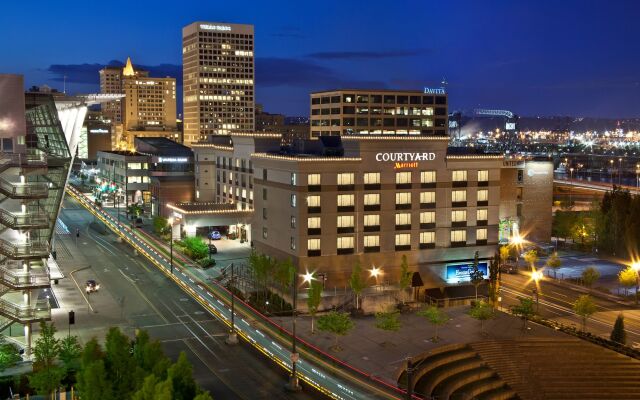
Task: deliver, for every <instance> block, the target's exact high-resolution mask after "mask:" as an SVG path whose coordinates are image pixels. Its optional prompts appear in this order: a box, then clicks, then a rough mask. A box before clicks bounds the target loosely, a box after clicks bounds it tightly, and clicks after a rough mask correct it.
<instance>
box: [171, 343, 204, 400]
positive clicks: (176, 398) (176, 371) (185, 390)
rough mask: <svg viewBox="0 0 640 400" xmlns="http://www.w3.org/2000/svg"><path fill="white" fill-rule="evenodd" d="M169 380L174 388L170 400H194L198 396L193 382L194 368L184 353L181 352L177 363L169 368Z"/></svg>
mask: <svg viewBox="0 0 640 400" xmlns="http://www.w3.org/2000/svg"><path fill="white" fill-rule="evenodd" d="M167 380H169V381H170V382H171V387H172V388H173V397H170V400H192V399H193V398H194V397H195V396H196V391H197V386H196V382H195V381H194V380H193V367H192V366H191V364H190V363H189V361H188V360H187V355H186V354H185V352H184V351H181V352H180V355H179V356H178V360H177V361H176V363H175V364H173V365H172V366H171V367H169V371H168V373H167Z"/></svg>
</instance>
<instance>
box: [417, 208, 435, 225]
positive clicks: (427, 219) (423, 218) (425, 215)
mask: <svg viewBox="0 0 640 400" xmlns="http://www.w3.org/2000/svg"><path fill="white" fill-rule="evenodd" d="M420 223H421V224H435V223H436V212H435V211H424V212H421V213H420Z"/></svg>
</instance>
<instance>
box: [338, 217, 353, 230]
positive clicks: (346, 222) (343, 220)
mask: <svg viewBox="0 0 640 400" xmlns="http://www.w3.org/2000/svg"><path fill="white" fill-rule="evenodd" d="M337 223H338V228H353V215H339V216H338V222H337Z"/></svg>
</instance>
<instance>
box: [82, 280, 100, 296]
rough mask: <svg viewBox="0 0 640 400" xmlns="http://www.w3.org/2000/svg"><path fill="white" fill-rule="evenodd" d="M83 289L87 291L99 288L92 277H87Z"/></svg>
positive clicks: (91, 291)
mask: <svg viewBox="0 0 640 400" xmlns="http://www.w3.org/2000/svg"><path fill="white" fill-rule="evenodd" d="M85 290H86V291H87V293H93V292H97V291H98V290H100V284H99V283H98V282H96V281H95V280H93V279H89V280H88V281H87V286H86V288H85Z"/></svg>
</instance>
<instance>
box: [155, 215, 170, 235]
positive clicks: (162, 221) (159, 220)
mask: <svg viewBox="0 0 640 400" xmlns="http://www.w3.org/2000/svg"><path fill="white" fill-rule="evenodd" d="M168 228H169V221H168V220H167V219H166V218H165V217H161V216H159V215H158V216H156V217H154V218H153V231H154V232H155V233H156V234H157V235H163V234H164V233H166V232H167V230H168Z"/></svg>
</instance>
